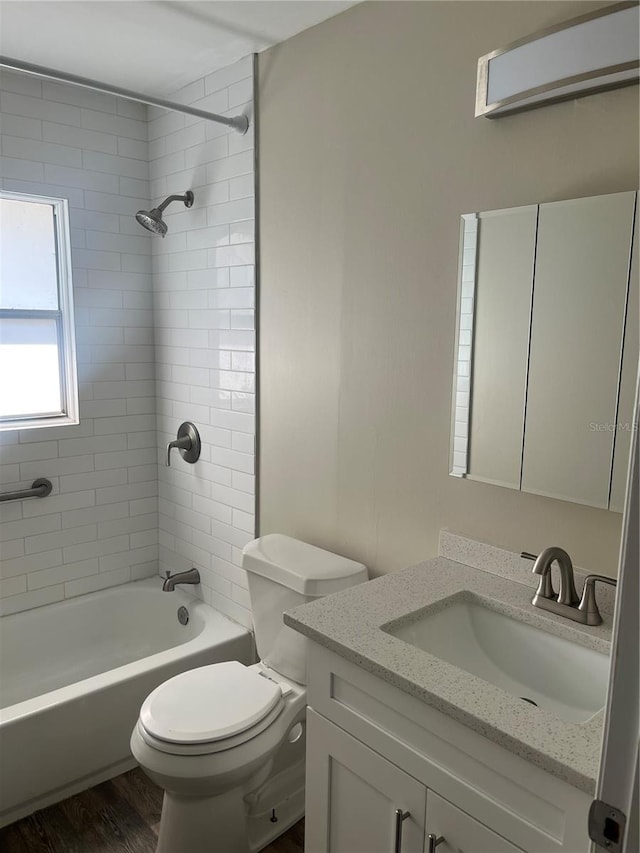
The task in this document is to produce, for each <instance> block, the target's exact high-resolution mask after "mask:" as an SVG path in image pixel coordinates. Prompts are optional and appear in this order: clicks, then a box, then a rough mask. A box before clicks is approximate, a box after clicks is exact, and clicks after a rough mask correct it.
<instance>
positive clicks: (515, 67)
mask: <svg viewBox="0 0 640 853" xmlns="http://www.w3.org/2000/svg"><path fill="white" fill-rule="evenodd" d="M639 69H640V13H639V6H638V3H637V2H625V3H617V4H616V5H614V6H608V7H606V8H604V9H598V11H596V12H591V13H590V14H587V15H582V16H580V17H579V18H573V19H572V20H570V21H565V23H563V24H560V25H558V26H556V27H552V28H550V29H547V30H544V31H542V32H540V33H537V34H536V35H533V36H529V37H528V38H526V39H521V40H519V41H517V42H515V43H514V44H512V45H510V46H509V47H506V48H503V49H502V50H494V51H493V52H492V53H488V54H487V55H486V56H481V57H480V59H479V60H478V81H477V89H476V117H478V116H486V117H487V118H494V117H497V116H502V115H507V114H509V113H513V112H518V111H520V110H526V109H533V108H534V107H539V106H543V105H544V104H547V103H551V102H553V101H564V100H567V99H570V98H577V97H581V96H582V95H589V94H592V93H593V92H601V91H603V90H605V89H614V88H618V87H620V86H629V85H631V84H633V83H637V82H638V79H639V74H640V71H639Z"/></svg>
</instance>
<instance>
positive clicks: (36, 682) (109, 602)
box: [0, 578, 255, 826]
mask: <svg viewBox="0 0 640 853" xmlns="http://www.w3.org/2000/svg"><path fill="white" fill-rule="evenodd" d="M181 606H182V607H186V608H187V610H188V614H189V619H188V622H187V624H186V625H183V624H181V623H180V621H179V620H178V615H177V611H178V608H179V607H181ZM225 660H239V661H242V662H243V663H247V664H249V663H252V662H253V661H254V660H255V657H254V645H253V638H252V636H251V634H250V633H249V632H248V631H247V630H246V629H245V628H242V627H241V626H240V625H237V624H236V623H235V622H232V621H231V620H229V619H227V618H226V617H225V616H223V615H222V614H220V613H218V612H216V611H215V610H213V609H212V608H211V607H209V606H208V605H207V604H205V603H204V602H202V601H199V600H197V599H195V598H193V597H191V596H190V595H187V594H185V593H184V592H182V590H180V589H176V590H175V591H174V592H171V593H168V592H162V590H161V587H160V578H151V579H149V580H143V581H137V582H135V583H129V584H125V585H123V586H120V587H114V588H112V589H109V590H104V591H101V592H96V593H91V594H89V595H84V596H81V597H79V598H74V599H70V600H68V601H63V602H60V603H57V604H50V605H47V606H46V607H39V608H37V609H35V610H29V611H26V612H24V613H16V614H13V615H11V616H5V617H4V618H2V619H0V704H1V705H2V706H3V707H2V709H0V826H5V825H6V824H8V823H11V822H12V821H14V820H17V819H18V818H20V817H24V816H25V815H27V814H30V813H31V812H34V811H36V810H37V809H40V808H43V807H44V806H47V805H50V804H51V803H54V802H57V801H59V800H62V799H64V798H65V797H68V796H71V795H72V794H75V793H78V792H79V791H82V790H84V789H85V788H89V787H91V786H92V785H96V784H98V783H99V782H103V781H105V780H106V779H110V778H112V777H113V776H117V775H118V774H119V773H122V772H124V771H125V770H129V769H130V768H132V767H134V766H135V761H134V759H133V757H132V756H131V753H130V752H129V737H130V735H131V730H132V729H133V726H134V724H135V722H136V720H137V718H138V711H139V709H140V705H141V704H142V702H143V700H144V698H145V697H146V696H147V694H148V693H150V692H151V690H153V689H154V688H155V687H157V685H158V684H160V683H161V682H162V681H166V679H167V678H170V677H171V676H172V675H176V674H177V673H179V672H183V671H184V670H187V669H192V668H194V667H197V666H203V665H205V664H210V663H217V662H219V661H225Z"/></svg>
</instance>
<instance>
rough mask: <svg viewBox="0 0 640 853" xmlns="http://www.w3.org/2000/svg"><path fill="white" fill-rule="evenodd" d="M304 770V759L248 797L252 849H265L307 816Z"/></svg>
mask: <svg viewBox="0 0 640 853" xmlns="http://www.w3.org/2000/svg"><path fill="white" fill-rule="evenodd" d="M304 772H305V771H304V759H303V760H302V761H299V762H297V763H296V764H295V765H293V766H291V767H287V768H285V769H284V770H282V771H281V772H279V773H277V774H276V775H274V776H271V777H270V778H269V779H268V780H267V782H266V783H265V784H264V785H262V786H261V787H260V788H259V789H258V790H257V791H254V792H253V793H251V794H249V795H248V796H247V797H245V803H246V806H247V809H248V815H247V822H248V827H249V828H248V833H249V850H250V853H257V851H258V850H262V848H263V847H266V846H267V845H268V844H270V843H271V842H272V841H273V840H274V839H276V838H278V836H279V835H282V834H283V833H284V832H286V831H287V830H288V829H289V828H290V827H292V826H293V824H294V823H297V822H298V821H299V820H300V818H302V817H304ZM273 818H275V820H273Z"/></svg>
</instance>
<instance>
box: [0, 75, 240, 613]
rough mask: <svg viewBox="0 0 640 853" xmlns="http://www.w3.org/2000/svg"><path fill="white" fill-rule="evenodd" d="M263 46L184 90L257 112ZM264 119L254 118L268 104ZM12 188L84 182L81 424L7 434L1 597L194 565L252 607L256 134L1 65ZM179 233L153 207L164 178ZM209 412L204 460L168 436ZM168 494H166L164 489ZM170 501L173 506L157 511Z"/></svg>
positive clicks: (59, 591) (2, 468)
mask: <svg viewBox="0 0 640 853" xmlns="http://www.w3.org/2000/svg"><path fill="white" fill-rule="evenodd" d="M252 65H253V63H252V59H251V58H247V59H246V60H243V61H242V62H240V63H237V64H236V65H234V66H232V67H230V68H227V69H223V70H222V71H219V72H216V73H214V74H211V75H209V76H207V77H206V78H203V79H201V80H198V81H195V82H194V83H192V84H190V85H189V86H188V87H185V88H184V89H183V90H181V91H180V92H179V93H177V94H176V95H175V96H174V99H175V100H177V101H180V102H182V103H185V104H186V103H188V104H193V105H195V106H199V107H201V108H202V109H208V110H210V111H212V112H219V113H227V112H229V114H236V113H239V112H242V111H249V110H250V104H251V101H252V94H253V67H252ZM251 118H253V117H252V116H251ZM0 141H1V153H2V162H1V168H0V177H1V179H2V187H3V188H5V189H7V190H12V191H16V192H27V193H36V194H42V195H51V196H58V197H64V198H67V199H69V207H70V220H71V230H72V263H73V281H74V301H75V318H76V335H77V341H76V342H77V350H78V371H79V383H80V419H81V422H80V425H79V426H77V427H60V428H52V429H32V430H24V431H12V432H4V433H0V481H1V485H0V489H1V490H2V491H5V490H9V489H12V488H14V487H26V486H29V485H30V484H31V481H32V480H33V479H35V478H36V477H45V476H46V477H49V479H51V481H52V483H53V487H54V490H53V493H52V495H51V496H50V497H47V498H45V499H31V500H24V501H16V502H12V503H3V504H0V613H2V614H9V613H13V612H17V611H19V610H26V609H30V608H33V607H38V606H40V605H42V604H47V603H50V602H53V601H59V600H62V599H63V598H68V597H72V596H76V595H81V594H84V593H87V592H92V591H94V590H97V589H102V588H104V587H107V586H112V585H115V584H120V583H125V582H127V581H130V580H136V579H138V578H141V577H146V576H150V575H154V574H156V573H158V571H159V569H161V570H162V571H163V572H164V571H166V570H169V571H172V572H177V571H181V570H183V569H185V568H190V567H191V566H192V565H195V566H197V568H198V569H199V570H200V572H201V576H202V585H201V587H200V588H192V590H193V591H194V592H195V593H196V594H198V593H200V594H201V595H202V597H203V598H204V599H205V600H207V601H209V602H210V603H212V604H214V605H215V606H216V607H217V608H218V609H219V610H221V611H223V612H225V613H227V614H228V615H230V616H231V617H232V618H234V619H236V620H238V621H240V622H242V623H243V624H249V623H250V613H249V610H248V609H247V608H248V602H247V595H246V579H245V577H244V573H243V572H242V570H241V569H240V567H239V564H240V560H239V556H240V549H241V548H242V545H243V544H244V543H245V542H247V541H249V539H251V538H252V536H253V531H254V481H253V473H254V414H253V413H254V395H255V368H254V352H255V343H254V331H253V306H254V267H253V263H254V258H253V253H254V198H253V195H254V162H253V158H254V152H253V131H252V129H251V130H250V131H249V133H248V134H246V135H245V136H244V137H240V136H239V135H238V134H236V133H235V132H233V131H231V132H229V131H227V130H226V129H225V128H223V127H222V126H220V125H215V124H213V123H211V122H206V121H204V120H196V119H193V118H190V117H187V116H184V115H182V114H179V113H166V112H164V111H160V110H154V109H147V108H146V107H144V106H142V105H140V104H136V103H132V102H129V101H123V100H120V99H117V98H114V97H110V96H107V95H102V94H98V93H95V92H90V91H88V90H82V89H77V88H74V87H70V86H63V85H59V84H55V83H52V82H46V81H40V80H38V79H36V78H32V77H26V76H22V75H17V74H10V73H7V72H3V73H2V77H1V78H0ZM186 189H192V190H193V191H194V192H195V196H196V200H195V204H194V206H193V208H191V209H190V210H187V209H185V208H184V206H182V205H179V204H178V203H174V204H173V205H172V206H171V207H170V208H169V209H168V211H167V214H166V221H167V223H168V225H169V234H168V235H167V237H166V238H165V239H164V240H162V239H161V238H158V237H154V238H152V237H151V236H150V235H148V234H147V233H146V232H145V231H144V230H142V229H141V228H140V226H139V225H138V224H137V223H136V221H135V218H134V214H135V212H136V210H138V209H139V208H145V209H148V208H149V207H150V206H153V205H154V204H157V203H158V202H159V201H161V200H162V199H163V198H164V196H165V195H169V194H172V193H182V192H184V191H185V190H186ZM183 420H192V421H194V422H195V423H196V425H197V426H198V429H199V430H200V434H201V437H202V441H203V450H202V455H201V458H200V461H199V462H197V463H196V464H195V465H188V464H186V463H185V462H184V461H183V460H182V459H181V457H180V456H179V454H178V453H177V451H174V454H173V457H172V467H171V468H166V466H165V456H166V452H165V446H166V442H167V441H169V440H170V439H171V438H175V435H176V431H177V427H178V425H179V424H180V423H181V422H182V421H183ZM158 494H159V496H160V497H159V498H158ZM158 510H159V511H158Z"/></svg>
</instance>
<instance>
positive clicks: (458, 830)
mask: <svg viewBox="0 0 640 853" xmlns="http://www.w3.org/2000/svg"><path fill="white" fill-rule="evenodd" d="M427 833H428V835H427V840H426V841H425V847H424V849H425V853H431V851H430V850H429V835H434V836H435V839H434V840H437V839H438V838H440V837H442V838H443V841H441V842H440V844H438V845H437V847H435V848H434V849H435V853H521V851H520V848H519V847H514V846H513V844H509V842H508V841H505V840H504V838H502V837H501V836H500V835H496V833H495V832H492V830H490V829H487V827H486V826H484V824H482V823H480V822H479V821H477V820H475V819H474V818H472V817H470V816H469V815H468V814H466V813H465V812H463V811H460V809H458V808H456V807H455V806H452V805H451V803H448V802H447V801H446V800H443V799H442V797H439V796H438V795H437V794H434V793H433V791H429V793H428V794H427ZM432 846H433V844H432Z"/></svg>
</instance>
